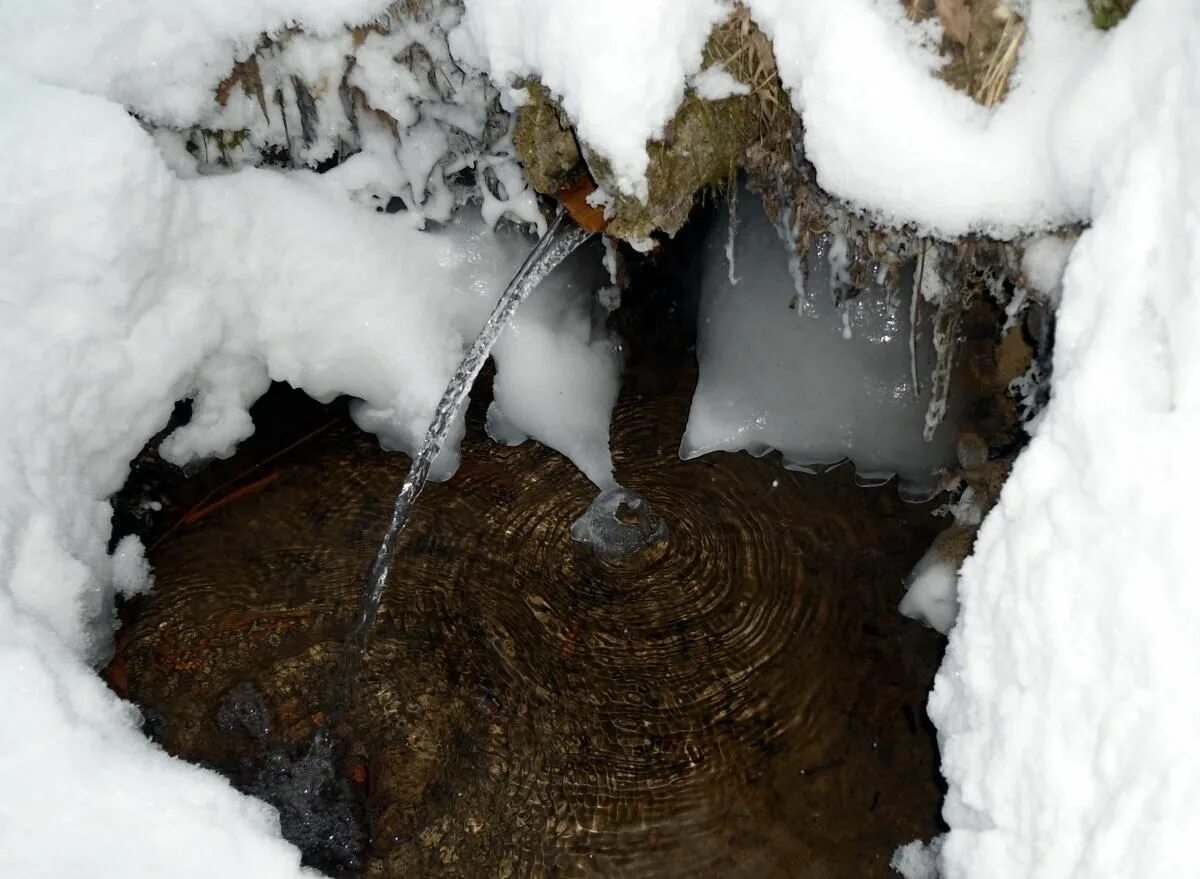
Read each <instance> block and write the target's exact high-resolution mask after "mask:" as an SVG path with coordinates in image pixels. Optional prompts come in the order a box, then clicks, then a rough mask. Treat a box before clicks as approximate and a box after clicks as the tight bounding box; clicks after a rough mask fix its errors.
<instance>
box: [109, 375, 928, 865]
mask: <svg viewBox="0 0 1200 879" xmlns="http://www.w3.org/2000/svg"><path fill="white" fill-rule="evenodd" d="M690 390H691V379H689V378H688V377H686V376H685V378H684V380H683V381H682V382H681V383H680V385H679V386H678V387H676V388H674V389H672V390H670V391H669V392H667V393H658V394H655V395H654V396H652V397H650V398H643V399H639V400H627V401H626V402H624V403H623V404H622V405H620V406H619V407H618V411H617V413H616V415H615V420H614V425H613V441H612V446H613V450H614V457H615V463H616V466H617V477H618V479H620V480H621V482H622V483H623V484H624V485H626V486H628V487H629V489H631V490H633V491H636V492H638V493H639V494H640V495H641V496H643V497H645V498H646V500H647V501H648V502H649V503H650V505H651V507H652V509H653V511H654V513H655V514H656V515H657V516H660V517H661V518H662V520H663V522H664V523H665V525H666V529H667V531H666V534H667V536H666V538H665V539H664V540H661V541H657V542H653V543H651V544H650V545H649V546H648V547H647V548H646V549H645V550H643V551H642V552H639V553H635V554H632V555H629V556H626V557H615V556H600V555H596V554H595V553H593V552H591V551H590V550H588V549H587V548H586V547H584V546H581V545H579V544H578V543H576V542H575V541H573V540H572V539H571V535H570V524H571V522H572V521H573V520H574V519H575V518H576V517H577V516H578V515H579V514H580V513H581V512H582V511H583V510H584V509H586V508H587V506H588V505H589V503H591V501H592V500H593V497H594V489H593V488H592V486H591V485H590V484H589V483H588V482H587V480H586V479H585V478H584V477H582V476H581V475H580V474H579V473H577V472H575V471H574V470H573V468H572V467H571V466H570V464H569V463H567V462H566V461H565V460H564V459H562V458H560V457H559V456H557V455H555V454H553V453H551V452H548V451H547V450H545V449H543V448H541V447H540V446H537V445H536V444H533V443H527V444H525V445H523V446H519V447H515V448H508V447H504V446H500V445H497V444H495V443H492V442H490V441H488V440H487V439H486V437H485V436H484V435H483V431H482V429H481V428H482V426H481V423H480V422H481V419H480V418H479V417H478V414H479V413H478V411H476V412H475V414H473V417H472V418H471V419H470V420H469V423H470V429H469V431H468V436H467V439H466V440H465V442H464V447H463V465H462V468H461V469H460V471H459V473H458V474H457V475H456V476H455V477H454V479H452V480H451V481H450V482H448V483H446V484H441V485H433V486H430V488H429V489H428V490H427V491H426V493H425V495H424V496H423V497H422V499H421V502H420V504H419V505H418V510H417V513H416V515H415V516H414V518H413V520H412V522H411V524H410V526H409V528H408V530H407V531H406V533H405V534H404V535H403V536H402V538H401V546H400V550H399V556H398V559H397V562H396V564H395V566H394V570H393V574H392V577H391V582H390V586H389V591H388V593H387V595H386V597H385V599H384V605H383V608H382V610H381V614H380V617H379V621H378V628H377V630H376V633H375V636H374V640H373V642H372V644H371V646H370V648H369V649H368V650H367V652H366V655H365V657H364V663H363V668H362V675H361V677H360V680H359V682H358V686H357V687H356V688H355V689H353V690H352V691H351V692H346V693H338V694H334V693H331V692H330V690H331V681H332V680H333V677H334V672H335V668H336V665H337V659H338V656H339V650H340V644H341V640H342V638H343V637H344V636H345V633H346V630H347V628H348V627H349V625H350V622H351V620H352V618H353V616H354V613H355V611H356V609H357V604H358V601H359V598H360V595H361V591H362V588H363V583H364V579H365V577H366V572H367V569H368V567H369V565H370V561H371V558H372V555H373V554H374V552H375V549H376V544H377V541H378V539H379V537H380V535H381V533H382V531H383V528H384V526H385V524H386V520H387V516H388V512H389V510H390V507H391V503H392V499H393V495H394V492H395V491H396V489H397V488H398V487H399V485H400V482H401V481H402V480H403V478H404V475H405V472H406V466H407V462H406V460H405V459H404V458H403V457H400V456H396V455H387V454H385V453H383V452H381V451H380V450H379V449H378V447H377V446H376V444H375V442H374V441H373V439H372V438H370V437H368V436H365V435H363V434H361V433H359V432H357V431H356V430H355V429H354V428H353V427H352V426H351V425H350V424H349V423H348V422H346V421H343V420H339V421H337V422H336V423H334V424H333V425H332V426H331V427H328V428H327V429H324V430H323V431H321V432H320V433H319V434H317V435H316V436H315V438H314V439H311V440H310V441H308V442H306V443H303V444H301V445H300V446H299V447H297V448H296V449H294V450H292V451H291V452H290V453H288V454H287V455H286V456H283V457H281V458H279V459H277V460H275V461H273V462H272V464H271V466H270V468H269V473H268V474H267V476H264V475H263V472H262V470H261V469H260V470H257V471H255V472H254V474H253V480H252V483H253V486H254V488H253V490H250V491H242V490H240V489H235V490H231V491H230V495H231V499H230V500H229V502H227V503H218V504H215V505H214V504H211V503H210V504H209V508H210V512H208V513H207V514H206V515H204V516H202V517H199V518H196V517H193V521H192V522H191V523H190V524H188V525H187V526H185V527H180V528H178V529H176V530H174V531H173V532H172V533H171V534H169V535H168V536H167V537H166V538H165V539H164V540H162V541H161V542H160V543H159V545H158V546H157V547H156V549H155V550H154V551H153V553H152V560H153V562H154V564H155V566H156V573H157V586H156V590H155V593H154V594H153V595H152V596H151V597H150V598H149V599H147V600H146V602H145V604H144V606H143V607H142V608H141V611H140V613H139V614H138V615H137V617H136V618H135V619H134V620H133V621H132V622H131V623H129V625H128V626H127V628H126V630H125V632H124V633H123V636H122V638H121V654H120V656H119V662H120V663H121V664H122V665H123V668H124V670H125V674H126V675H127V680H128V688H129V693H130V696H131V698H133V699H134V700H135V701H136V702H138V703H139V704H141V705H142V706H143V707H144V708H145V709H146V710H147V713H148V714H149V715H150V716H153V717H154V719H155V723H154V724H153V734H154V735H155V736H156V737H157V738H159V739H160V740H161V741H162V742H163V744H164V745H165V746H166V748H167V749H168V750H169V751H170V752H171V753H174V754H177V755H180V756H182V757H185V758H187V759H191V760H196V761H200V762H203V763H205V764H207V765H211V766H215V767H217V768H219V769H221V770H222V771H224V772H226V773H227V774H229V775H230V777H231V778H233V779H234V781H235V783H237V784H239V785H240V786H241V787H242V788H243V789H245V790H248V791H251V792H255V793H258V794H260V795H263V796H264V797H265V798H267V799H269V800H271V801H273V802H276V804H277V805H279V806H280V808H281V815H282V819H283V824H284V829H285V832H288V833H289V834H290V835H291V837H292V838H293V839H294V840H295V841H297V843H299V844H302V845H304V846H306V849H305V850H306V855H307V857H308V860H309V862H311V863H313V864H314V865H317V866H320V867H322V868H323V869H326V870H329V871H331V872H337V873H354V874H357V873H365V874H366V875H371V876H429V875H439V876H469V877H476V876H586V875H595V876H638V877H648V876H649V877H653V876H672V877H673V876H730V877H739V876H745V877H768V876H797V877H841V876H845V877H872V876H879V877H883V876H887V875H890V874H889V870H888V867H887V862H888V859H889V858H890V856H891V853H892V851H893V850H894V848H895V847H896V846H897V845H899V844H902V843H904V842H907V841H909V840H911V839H914V838H919V837H920V838H928V837H929V836H931V835H933V834H934V833H936V832H937V831H938V810H939V808H940V797H941V794H940V791H939V787H938V783H937V780H936V779H937V773H936V751H935V747H934V742H933V739H932V735H931V734H930V732H929V731H928V727H927V724H926V722H925V716H924V708H923V706H924V702H925V698H926V693H927V691H928V688H929V686H930V684H931V682H932V678H933V674H934V671H935V669H936V666H937V663H938V661H939V659H940V653H941V649H942V644H943V642H942V641H941V640H940V638H939V637H938V636H936V635H935V634H933V633H932V632H929V631H928V630H925V629H923V628H922V627H920V626H919V625H917V624H915V623H913V622H911V621H908V620H905V619H903V618H902V617H900V616H899V615H898V614H897V612H896V610H895V607H896V603H897V602H898V600H899V598H900V596H901V595H902V593H903V587H902V585H901V581H902V579H903V577H904V576H905V574H907V572H908V571H909V569H910V568H911V567H912V565H913V563H914V562H915V561H916V560H917V559H918V558H919V557H920V556H921V554H922V553H923V551H924V550H925V549H926V547H927V546H928V545H929V543H930V541H931V540H932V538H933V537H934V535H935V533H936V532H937V531H938V530H939V528H940V527H942V525H943V520H940V519H935V518H933V517H932V516H931V515H930V509H931V508H930V507H929V506H926V507H913V506H908V505H905V504H903V503H901V502H900V501H899V500H898V498H897V496H896V493H895V489H894V488H892V487H886V488H883V489H873V490H864V489H859V488H857V487H855V486H854V484H853V478H852V474H851V473H850V472H849V470H848V468H841V469H839V470H835V471H833V472H831V473H827V474H825V475H824V476H821V477H811V476H800V475H798V474H793V473H788V472H786V471H784V470H782V469H781V468H780V467H779V466H778V463H777V462H776V461H775V459H774V458H767V459H754V458H751V457H749V456H746V455H733V454H723V453H718V454H714V455H711V456H706V457H704V458H701V459H699V460H696V461H692V462H687V463H685V462H682V461H680V460H679V458H678V456H677V455H676V448H677V445H678V442H679V436H680V434H681V432H682V429H683V425H684V422H685V420H686V416H687V405H688V399H689V394H690ZM476 409H477V410H478V407H476ZM235 463H236V461H235ZM339 703H342V704H344V705H345V708H344V710H342V711H339V712H337V713H336V714H331V713H330V706H332V705H335V704H339ZM318 748H320V749H324V750H321V751H320V753H317V749H318ZM306 785H307V787H306ZM314 791H315V795H314ZM322 803H323V804H324V806H323V807H322V806H321V804H322Z"/></svg>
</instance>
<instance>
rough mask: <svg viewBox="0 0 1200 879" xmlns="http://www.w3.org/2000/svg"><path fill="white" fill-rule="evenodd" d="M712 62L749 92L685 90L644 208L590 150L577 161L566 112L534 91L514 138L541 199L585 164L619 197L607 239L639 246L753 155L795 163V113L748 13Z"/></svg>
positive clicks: (683, 216)
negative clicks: (711, 94)
mask: <svg viewBox="0 0 1200 879" xmlns="http://www.w3.org/2000/svg"><path fill="white" fill-rule="evenodd" d="M712 64H722V65H724V67H725V68H726V70H728V71H729V73H730V74H732V75H733V77H734V78H735V79H737V80H738V81H739V82H743V83H746V84H747V85H749V86H750V94H748V95H744V96H733V97H728V98H724V99H721V100H718V101H707V100H702V99H701V98H700V97H699V96H697V95H696V94H695V92H691V91H689V92H688V94H687V95H686V96H685V97H684V100H683V103H682V104H681V105H680V107H679V109H678V110H677V111H676V113H675V116H674V118H673V119H672V120H671V122H670V123H669V124H668V125H667V128H666V131H665V133H664V135H663V137H662V139H661V140H656V141H652V142H650V143H649V144H647V152H648V153H649V157H650V165H649V168H648V169H647V172H646V179H647V192H648V194H647V198H646V201H645V202H642V201H641V200H639V199H637V198H635V197H633V196H628V195H621V194H617V193H618V189H617V187H616V185H615V184H614V181H613V175H612V170H611V166H610V165H609V162H608V161H607V160H606V158H605V157H604V156H603V155H600V154H598V153H596V152H595V151H594V150H592V149H590V148H589V147H588V145H587V144H583V145H582V156H581V155H580V149H579V146H580V145H579V144H578V143H577V141H576V139H575V137H574V135H573V134H572V132H571V131H570V129H569V128H568V127H567V126H566V125H565V124H564V120H565V117H564V115H563V114H562V111H561V110H560V109H559V108H558V107H557V106H556V105H555V103H554V101H553V99H552V98H551V97H550V96H549V95H548V94H547V93H546V91H545V89H544V88H542V87H541V86H540V85H538V84H536V83H532V84H530V86H529V91H530V100H529V103H527V104H526V105H525V106H524V107H522V108H521V113H520V116H519V117H518V121H517V127H516V130H515V132H514V136H513V139H514V142H515V144H516V148H517V155H518V156H519V157H520V159H521V162H522V164H523V165H524V166H525V171H526V175H527V176H528V178H529V180H530V183H532V184H533V186H534V188H535V189H537V190H538V191H540V192H544V193H554V192H556V191H558V190H559V189H561V188H562V186H563V185H564V184H565V183H568V182H570V181H571V179H572V178H573V177H574V176H577V175H578V174H579V172H580V171H581V170H583V169H582V168H581V161H584V160H585V161H586V165H587V171H588V172H590V173H591V175H592V177H593V178H594V179H595V180H596V182H597V183H598V184H599V185H601V186H604V187H605V188H606V189H607V190H608V191H609V192H610V193H613V194H614V195H615V200H614V203H613V205H612V209H613V212H614V215H613V218H612V221H611V223H610V225H609V233H610V234H612V235H613V236H615V237H618V238H624V239H627V240H634V241H638V240H645V239H647V238H649V237H650V235H651V234H652V233H654V232H666V233H667V234H674V233H675V232H676V231H677V230H678V229H679V228H680V227H681V226H682V225H683V224H684V222H685V221H686V220H687V217H688V214H689V213H690V212H691V209H692V204H693V202H694V201H695V199H696V196H697V193H700V192H703V191H704V190H706V189H709V188H715V187H720V186H724V185H725V184H726V183H727V181H729V180H731V179H733V178H734V176H735V174H736V172H737V170H738V169H739V168H740V167H743V166H745V165H746V164H747V163H746V155H747V152H748V151H749V150H751V149H753V150H754V151H755V154H756V155H757V156H759V157H761V156H764V155H773V154H776V153H777V154H778V155H779V157H780V160H781V161H790V157H791V152H790V146H787V144H788V143H789V140H788V134H789V126H790V124H791V107H790V105H789V104H788V102H787V98H786V95H785V94H784V92H783V86H782V84H781V83H780V82H779V78H778V76H777V75H776V72H775V61H774V56H773V55H772V54H771V46H770V42H769V41H768V40H767V38H766V37H765V36H764V35H763V34H762V32H761V31H759V30H758V29H757V28H756V27H755V26H754V24H753V23H752V22H751V21H750V17H749V14H748V13H747V12H746V11H745V10H744V9H739V10H738V11H737V12H735V13H734V15H733V16H731V17H730V18H729V19H728V20H727V21H726V22H725V23H724V24H722V25H721V26H720V27H718V28H717V29H716V30H715V31H714V32H713V34H712V36H711V37H710V38H709V40H708V43H707V45H706V46H705V50H704V66H705V67H707V66H709V65H712Z"/></svg>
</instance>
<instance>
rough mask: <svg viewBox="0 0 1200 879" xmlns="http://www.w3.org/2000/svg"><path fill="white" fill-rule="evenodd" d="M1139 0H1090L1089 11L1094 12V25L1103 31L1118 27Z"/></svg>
mask: <svg viewBox="0 0 1200 879" xmlns="http://www.w3.org/2000/svg"><path fill="white" fill-rule="evenodd" d="M1136 2H1137V0H1088V9H1090V10H1091V11H1092V24H1094V25H1095V26H1096V27H1098V28H1100V29H1101V30H1105V31H1106V30H1108V29H1109V28H1113V27H1116V26H1117V25H1118V24H1119V23H1120V22H1121V21H1122V20H1123V19H1124V18H1125V16H1126V15H1128V14H1129V10H1130V9H1132V8H1133V4H1134V3H1136Z"/></svg>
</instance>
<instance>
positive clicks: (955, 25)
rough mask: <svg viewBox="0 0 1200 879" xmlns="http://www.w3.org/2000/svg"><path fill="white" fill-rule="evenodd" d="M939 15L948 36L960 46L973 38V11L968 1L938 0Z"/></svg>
mask: <svg viewBox="0 0 1200 879" xmlns="http://www.w3.org/2000/svg"><path fill="white" fill-rule="evenodd" d="M937 14H938V18H940V19H941V21H942V29H943V30H944V31H945V32H946V36H948V37H949V38H950V39H952V40H954V42H956V43H958V44H959V45H960V46H966V45H967V39H968V38H969V37H970V36H971V10H970V9H969V8H968V6H967V0H937Z"/></svg>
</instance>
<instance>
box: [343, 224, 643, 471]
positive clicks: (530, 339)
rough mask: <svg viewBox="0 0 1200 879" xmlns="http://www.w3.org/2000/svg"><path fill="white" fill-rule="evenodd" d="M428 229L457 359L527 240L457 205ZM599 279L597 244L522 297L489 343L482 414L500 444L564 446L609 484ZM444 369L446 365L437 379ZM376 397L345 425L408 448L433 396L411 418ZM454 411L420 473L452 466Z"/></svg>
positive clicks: (609, 355)
mask: <svg viewBox="0 0 1200 879" xmlns="http://www.w3.org/2000/svg"><path fill="white" fill-rule="evenodd" d="M429 234H430V235H431V236H433V237H435V238H438V239H442V240H443V241H444V242H445V243H446V244H448V245H449V246H450V248H451V251H452V252H453V254H454V256H453V258H452V261H451V262H449V263H448V264H447V268H452V269H453V270H454V273H455V274H454V277H455V278H456V289H455V290H454V292H453V300H457V301H451V302H447V303H445V305H446V306H448V307H450V308H452V309H454V310H456V311H458V313H459V315H460V316H459V317H458V319H457V320H456V321H455V325H456V328H457V329H458V330H459V333H460V334H461V335H460V337H459V338H458V339H456V340H455V341H454V343H453V344H454V346H455V347H456V348H457V352H456V356H455V362H456V363H457V358H458V357H461V355H462V353H463V352H464V351H465V348H466V345H467V344H469V343H470V341H471V340H472V339H473V338H474V337H475V336H476V335H477V334H478V332H479V329H480V328H481V327H482V326H483V322H484V320H485V318H486V317H487V314H488V312H489V311H490V310H491V307H492V306H493V305H494V304H495V302H496V299H497V298H498V297H499V295H500V292H501V291H502V290H503V289H504V285H505V283H506V282H507V281H508V279H509V277H511V276H512V274H513V272H515V271H516V270H517V268H518V266H520V264H521V261H522V260H523V259H524V258H525V256H526V254H528V253H529V248H530V247H531V246H532V243H533V242H532V239H531V238H530V237H529V236H527V235H524V234H522V233H521V232H519V231H518V230H516V229H515V228H513V227H511V226H501V227H499V228H497V229H496V230H494V231H493V230H492V229H490V228H489V227H488V224H487V223H486V222H485V221H484V219H483V218H481V216H480V213H479V211H478V210H476V209H473V208H463V209H460V210H459V211H458V212H457V213H456V214H455V216H454V219H453V220H452V221H451V222H450V223H448V224H447V225H446V226H445V227H443V228H442V229H439V230H437V231H435V232H432V233H429ZM606 277H607V276H606V274H605V271H604V267H603V264H602V262H601V260H600V254H599V246H598V245H594V246H592V247H585V248H583V252H581V253H578V254H575V255H573V256H572V257H571V258H570V259H568V260H567V262H565V263H564V264H563V265H561V266H559V267H558V268H557V269H556V270H555V271H553V272H552V273H551V274H550V275H549V276H548V277H547V278H545V279H544V280H543V281H542V282H541V283H540V284H539V285H538V287H537V288H536V289H535V290H534V291H533V292H532V293H531V294H530V295H529V299H528V300H526V301H525V302H524V303H523V304H522V305H521V307H520V308H519V309H517V312H516V314H515V315H514V317H513V320H512V322H511V324H509V326H508V327H507V328H506V329H505V330H504V332H503V333H502V335H501V336H500V339H499V340H498V341H497V342H496V347H495V349H494V350H493V357H494V358H495V361H496V379H495V384H494V391H495V399H494V401H493V403H492V406H491V409H490V410H489V412H488V431H489V434H490V435H491V436H492V437H493V439H496V440H498V441H500V442H504V443H507V444H509V445H516V444H518V443H521V442H524V441H525V440H527V439H531V438H532V439H535V440H537V441H538V442H540V443H543V444H545V445H547V446H549V447H550V448H552V449H555V450H557V451H559V452H562V453H563V454H565V455H566V456H567V457H569V458H570V459H571V460H572V461H573V462H574V463H575V465H576V466H577V467H579V469H580V470H582V471H583V473H584V474H585V475H586V476H587V477H588V478H589V479H591V480H592V481H593V482H595V483H596V485H598V486H599V487H601V488H607V487H610V486H611V485H612V462H611V460H610V458H609V450H608V422H609V417H610V415H611V414H612V408H613V405H614V404H615V403H616V399H617V386H618V377H619V367H620V360H619V356H618V349H617V345H616V342H615V340H614V339H612V338H611V337H610V336H609V334H608V332H607V330H606V329H605V314H604V312H603V311H602V310H601V309H600V308H599V306H598V305H597V304H596V297H595V294H596V291H597V290H599V289H600V287H602V286H603V284H604V282H605V280H606ZM440 286H442V285H441V284H439V287H440ZM452 372H453V369H450V370H448V371H447V372H446V374H445V378H446V380H447V381H448V380H449V378H450V375H451V374H452ZM402 398H403V397H401V399H402ZM381 400H386V398H382V397H372V398H371V399H370V400H363V401H360V402H358V403H356V404H355V405H354V406H352V408H351V414H352V415H353V417H354V420H355V423H357V424H358V425H359V427H362V428H363V429H364V430H368V431H370V432H372V433H375V434H377V435H378V436H379V438H380V441H381V443H382V444H383V445H384V447H385V448H389V449H399V450H403V451H405V452H409V453H412V452H414V451H415V449H416V448H417V446H418V445H419V444H420V442H421V439H422V438H423V437H424V435H425V428H426V427H427V426H428V422H429V417H430V416H431V415H432V412H433V406H432V403H433V402H435V401H434V400H432V399H431V402H430V405H429V408H428V412H424V411H423V412H422V413H421V414H419V415H416V416H415V417H414V416H406V415H405V414H403V413H402V412H401V411H400V410H399V409H398V408H397V407H395V406H393V405H391V404H390V403H387V402H384V403H383V404H382V405H381V404H380V401H381ZM463 418H464V412H460V413H459V414H458V416H457V417H456V418H455V420H454V423H453V426H452V427H451V430H450V434H449V437H448V442H447V443H446V446H445V447H444V448H443V450H442V452H441V454H439V455H438V457H437V459H436V460H435V463H434V465H433V467H432V469H431V471H430V478H432V479H435V480H441V479H447V478H449V477H450V476H451V475H452V474H453V473H454V471H455V470H456V469H457V468H458V443H459V441H460V440H461V439H462V435H463V430H464V427H463Z"/></svg>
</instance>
